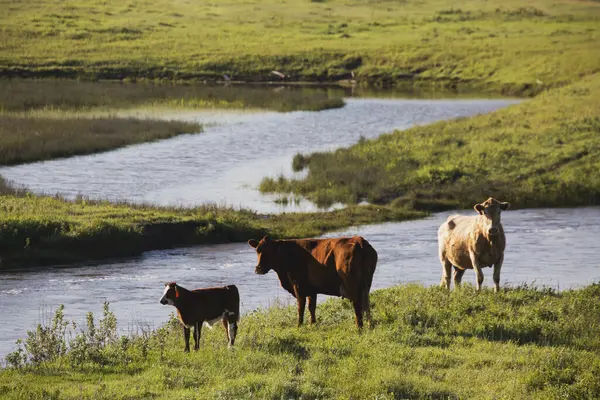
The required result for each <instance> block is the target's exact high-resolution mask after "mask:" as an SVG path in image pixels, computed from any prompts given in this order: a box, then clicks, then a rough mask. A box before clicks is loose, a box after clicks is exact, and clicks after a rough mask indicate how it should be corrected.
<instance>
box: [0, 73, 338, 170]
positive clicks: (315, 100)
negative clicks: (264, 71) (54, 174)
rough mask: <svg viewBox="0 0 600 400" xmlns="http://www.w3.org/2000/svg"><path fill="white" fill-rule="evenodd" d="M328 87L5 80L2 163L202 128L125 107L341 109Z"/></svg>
mask: <svg viewBox="0 0 600 400" xmlns="http://www.w3.org/2000/svg"><path fill="white" fill-rule="evenodd" d="M343 105H344V101H343V100H342V98H341V97H337V96H336V97H334V96H330V93H329V92H328V91H327V90H312V91H307V90H302V89H285V88H279V89H275V90H269V89H261V88H252V87H235V88H232V87H223V86H210V85H191V84H187V85H181V84H179V85H178V84H173V83H163V84H156V83H151V82H146V83H140V84H132V83H121V82H81V81H75V80H72V81H69V80H56V79H50V80H29V81H28V80H20V79H11V80H9V79H0V165H15V164H22V163H28V162H34V161H44V160H50V159H56V158H60V157H70V156H75V155H85V154H93V153H98V152H102V151H107V150H113V149H117V148H120V147H124V146H128V145H132V144H138V143H146V142H151V141H155V140H161V139H167V138H171V137H174V136H177V135H180V134H182V133H200V132H201V131H202V127H201V125H200V124H198V123H193V122H182V121H168V120H160V119H157V118H156V117H153V116H152V113H151V112H150V113H149V117H146V118H137V117H135V118H133V117H130V118H123V117H121V116H120V114H119V113H121V114H122V113H123V111H124V110H125V111H126V110H142V111H143V110H155V109H161V110H162V109H167V110H205V109H210V110H212V109H220V110H222V109H226V110H229V109H231V110H245V111H253V110H255V111H256V110H274V111H279V112H286V111H297V110H309V111H317V110H323V109H329V108H336V107H342V106H343Z"/></svg>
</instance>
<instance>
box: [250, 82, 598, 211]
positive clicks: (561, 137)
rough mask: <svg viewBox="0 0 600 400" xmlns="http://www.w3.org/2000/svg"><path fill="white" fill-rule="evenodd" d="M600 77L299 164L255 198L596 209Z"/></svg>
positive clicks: (299, 158)
mask: <svg viewBox="0 0 600 400" xmlns="http://www.w3.org/2000/svg"><path fill="white" fill-rule="evenodd" d="M599 93H600V75H593V76H589V77H585V78H582V79H581V80H580V81H578V82H577V83H574V84H572V85H568V86H566V87H564V88H560V89H552V90H548V91H547V92H545V93H542V94H540V95H538V96H537V97H535V98H534V99H532V100H529V101H526V102H523V103H520V104H517V105H512V106H510V107H507V108H504V109H500V110H498V111H495V112H492V113H489V114H485V115H479V116H476V117H472V118H459V119H456V120H451V121H443V122H438V123H434V124H431V125H426V126H418V127H414V128H411V129H408V130H405V131H396V132H393V133H390V134H387V135H382V136H380V137H379V138H377V139H373V140H363V141H360V142H359V143H357V144H356V145H354V146H351V147H349V148H346V149H338V150H336V151H333V152H325V153H315V154H310V155H297V156H296V157H295V158H294V168H295V169H296V170H301V169H304V168H307V169H308V171H307V172H308V173H307V174H306V176H305V178H303V179H299V180H289V179H286V178H283V177H280V178H278V179H273V178H266V179H264V180H263V181H262V183H261V185H260V189H261V191H262V192H280V193H290V192H291V193H295V194H298V195H302V196H305V197H307V198H308V199H310V200H312V201H314V202H316V203H317V204H319V205H321V206H327V205H329V204H332V203H335V202H342V203H345V204H355V203H359V202H362V201H367V202H369V203H373V204H382V205H383V204H386V205H391V206H399V207H408V208H410V209H415V210H430V211H435V210H444V209H455V208H470V207H472V206H473V204H475V203H476V202H479V201H481V200H482V199H485V198H487V197H488V196H494V197H497V198H500V199H503V200H506V201H509V202H510V203H511V204H512V205H513V207H518V208H522V207H564V206H583V205H598V204H600V179H599V177H598V174H597V173H596V172H597V171H598V169H599V168H600V164H599V160H600V95H599Z"/></svg>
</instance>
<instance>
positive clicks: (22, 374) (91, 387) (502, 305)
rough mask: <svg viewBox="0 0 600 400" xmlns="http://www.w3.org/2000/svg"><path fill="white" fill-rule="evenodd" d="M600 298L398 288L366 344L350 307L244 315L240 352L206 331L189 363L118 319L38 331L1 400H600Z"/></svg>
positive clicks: (178, 338) (385, 296) (335, 304)
mask: <svg viewBox="0 0 600 400" xmlns="http://www.w3.org/2000/svg"><path fill="white" fill-rule="evenodd" d="M436 273H437V270H436ZM241 295H242V297H243V295H244V294H243V293H242V294H241ZM599 295H600V287H599V286H598V285H592V286H589V287H586V288H583V289H579V290H574V291H563V292H561V293H557V292H554V291H552V290H547V289H533V288H528V287H518V288H513V289H505V290H503V291H501V292H500V293H498V294H494V293H492V292H491V291H489V290H484V291H483V292H481V293H476V292H475V290H474V288H473V287H471V286H469V285H466V286H464V287H463V289H462V290H461V291H459V292H451V293H450V294H448V293H447V292H445V291H443V290H441V289H439V288H437V287H434V288H423V287H420V286H415V285H409V286H399V287H394V288H391V289H385V290H379V291H376V292H374V293H373V294H372V303H373V312H374V314H373V316H374V319H375V321H376V325H375V327H374V328H373V329H372V330H368V329H366V330H365V331H364V332H363V333H362V334H359V333H357V330H356V328H355V326H354V323H353V312H352V310H351V306H350V305H349V302H348V301H343V300H339V299H335V300H329V301H327V302H325V303H324V304H320V305H319V306H318V308H317V318H318V323H317V325H315V326H304V327H302V328H296V326H295V322H294V321H295V312H296V311H295V307H280V306H277V305H275V306H273V307H271V308H270V309H268V310H259V311H257V312H253V313H250V314H249V315H247V316H244V317H242V319H241V321H240V323H239V331H238V340H237V342H236V346H235V348H234V349H233V350H228V349H227V347H226V339H225V332H224V330H223V328H222V327H221V326H217V327H216V328H215V329H213V330H208V329H206V328H205V329H204V330H203V337H202V344H201V350H200V351H198V352H192V353H190V354H184V352H183V337H182V336H183V334H182V332H181V328H179V327H178V326H176V324H177V323H176V324H172V325H167V326H165V327H163V328H160V329H159V330H157V331H154V332H149V331H144V330H141V331H140V332H139V333H138V335H137V337H135V338H130V339H119V338H118V336H117V335H116V334H115V329H114V326H115V325H114V319H113V318H111V316H110V314H107V315H105V316H104V317H102V318H100V320H103V321H100V320H98V319H96V320H95V328H96V329H95V333H94V334H93V335H90V334H89V331H88V334H87V335H83V334H80V335H79V336H80V338H79V339H75V338H74V336H75V333H77V331H79V328H78V329H76V330H75V332H73V330H72V329H69V330H68V331H69V332H71V334H66V333H62V332H63V329H62V328H61V326H65V325H66V324H65V323H66V322H67V321H64V320H62V323H63V324H61V323H58V324H56V326H57V328H56V329H48V330H45V331H44V333H42V332H41V331H38V332H37V334H35V330H33V331H32V335H33V336H32V339H31V340H29V341H28V343H29V344H30V348H31V349H34V352H33V354H30V356H36V357H37V363H36V365H31V366H29V367H24V368H21V369H3V370H0V396H2V398H6V399H28V398H46V399H59V398H60V399H81V398H93V399H133V398H136V399H137V398H149V399H174V398H178V399H179V398H181V399H184V398H186V399H187V398H194V399H196V398H197V399H233V398H235V399H247V398H248V399H249V398H261V399H290V398H293V399H300V398H301V399H408V398H410V399H440V400H441V399H463V398H469V399H517V398H519V399H524V398H527V399H564V398H568V399H593V398H598V397H599V396H600V380H598V379H597V377H598V374H599V373H600V356H599V354H600V353H599V351H600V341H599V336H598V334H597V333H598V327H599V326H600V311H599V309H598V307H597V302H598V296H599ZM157 307H161V306H160V305H158V304H157ZM67 309H68V305H67ZM60 321H61V320H60V319H59V320H58V321H57V322H60ZM52 332H56V334H54V333H52ZM42 337H43V338H44V341H40V340H38V339H40V338H42ZM69 340H72V346H73V347H72V348H71V351H67V352H66V354H64V353H63V349H64V346H63V343H65V342H67V341H69ZM34 343H46V345H45V346H44V345H41V346H37V347H36V346H35V345H34ZM52 343H54V345H52ZM48 345H50V346H48ZM49 349H54V350H49ZM60 354H64V355H62V356H61V355H60ZM23 355H26V354H24V353H21V354H20V355H19V356H18V357H15V355H13V358H12V359H13V362H14V363H17V364H19V363H20V362H22V359H23Z"/></svg>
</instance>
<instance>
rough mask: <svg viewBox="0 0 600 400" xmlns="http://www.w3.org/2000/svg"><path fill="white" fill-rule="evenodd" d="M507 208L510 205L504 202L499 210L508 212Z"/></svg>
mask: <svg viewBox="0 0 600 400" xmlns="http://www.w3.org/2000/svg"><path fill="white" fill-rule="evenodd" d="M509 207H510V203H506V202H504V203H500V209H501V210H508V209H509Z"/></svg>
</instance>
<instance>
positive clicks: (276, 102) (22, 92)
mask: <svg viewBox="0 0 600 400" xmlns="http://www.w3.org/2000/svg"><path fill="white" fill-rule="evenodd" d="M341 97H342V92H340V91H334V90H332V89H327V88H301V87H286V88H282V87H279V86H278V87H274V88H265V87H257V86H242V85H228V86H223V85H208V84H202V83H174V82H137V83H133V82H114V81H104V82H89V81H78V80H67V79H45V80H39V79H37V80H36V79H31V80H25V79H0V112H3V113H20V114H23V113H31V112H34V111H35V112H38V113H40V112H41V113H42V114H43V112H51V111H64V112H85V111H91V110H93V111H98V110H108V111H111V110H113V111H115V110H123V109H131V108H148V107H160V108H185V109H214V108H217V109H254V110H273V111H279V112H287V111H300V110H303V111H319V110H323V109H328V108H335V107H341V106H343V105H344V102H343V100H342V99H341ZM36 114H37V113H36ZM29 115H30V114H29Z"/></svg>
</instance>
